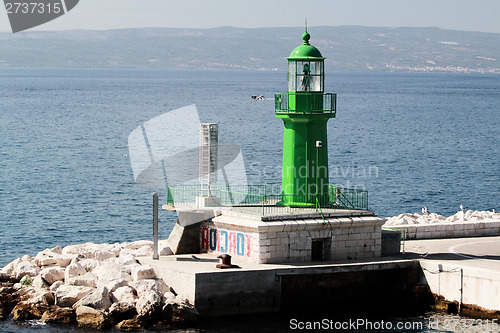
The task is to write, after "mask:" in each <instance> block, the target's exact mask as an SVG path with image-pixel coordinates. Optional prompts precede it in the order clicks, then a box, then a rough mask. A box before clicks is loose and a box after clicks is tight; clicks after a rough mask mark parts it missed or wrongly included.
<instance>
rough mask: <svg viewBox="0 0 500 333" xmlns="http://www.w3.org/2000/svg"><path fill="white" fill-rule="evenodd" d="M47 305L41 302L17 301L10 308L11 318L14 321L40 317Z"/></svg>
mask: <svg viewBox="0 0 500 333" xmlns="http://www.w3.org/2000/svg"><path fill="white" fill-rule="evenodd" d="M48 308H49V306H48V305H47V304H43V303H31V302H19V303H17V304H16V306H15V307H14V309H12V319H13V320H15V321H21V320H31V319H40V318H41V317H42V315H43V313H44V312H45V311H47V309H48Z"/></svg>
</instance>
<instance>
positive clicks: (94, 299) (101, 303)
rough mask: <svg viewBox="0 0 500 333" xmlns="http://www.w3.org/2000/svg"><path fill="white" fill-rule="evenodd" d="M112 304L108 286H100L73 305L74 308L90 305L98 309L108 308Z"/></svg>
mask: <svg viewBox="0 0 500 333" xmlns="http://www.w3.org/2000/svg"><path fill="white" fill-rule="evenodd" d="M111 304H112V303H111V299H110V297H109V291H108V288H106V287H100V288H97V289H95V290H94V291H92V292H91V293H90V294H88V295H86V296H84V297H82V298H81V299H80V300H79V301H78V302H76V303H75V304H74V305H73V308H74V309H76V308H78V307H80V306H89V307H91V308H94V309H97V310H107V309H108V308H109V307H110V306H111Z"/></svg>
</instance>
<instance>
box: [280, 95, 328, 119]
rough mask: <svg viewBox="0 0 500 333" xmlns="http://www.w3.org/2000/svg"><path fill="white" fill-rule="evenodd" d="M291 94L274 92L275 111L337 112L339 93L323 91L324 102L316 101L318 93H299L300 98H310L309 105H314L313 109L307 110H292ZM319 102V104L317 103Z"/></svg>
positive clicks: (304, 112)
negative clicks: (290, 103)
mask: <svg viewBox="0 0 500 333" xmlns="http://www.w3.org/2000/svg"><path fill="white" fill-rule="evenodd" d="M289 96H290V95H289V94H288V93H281V94H274V111H275V113H278V114H281V113H300V114H306V113H307V114H311V113H335V112H336V110H337V94H333V93H323V100H322V101H321V99H320V100H319V102H322V103H315V102H316V101H317V96H316V95H297V96H300V98H305V99H309V100H308V102H307V103H306V104H307V105H312V109H310V110H307V111H297V110H291V109H290V105H289V103H288V102H289ZM315 104H317V105H315Z"/></svg>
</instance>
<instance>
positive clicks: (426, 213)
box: [422, 207, 429, 215]
mask: <svg viewBox="0 0 500 333" xmlns="http://www.w3.org/2000/svg"><path fill="white" fill-rule="evenodd" d="M422 214H424V215H429V210H428V209H427V207H424V208H422Z"/></svg>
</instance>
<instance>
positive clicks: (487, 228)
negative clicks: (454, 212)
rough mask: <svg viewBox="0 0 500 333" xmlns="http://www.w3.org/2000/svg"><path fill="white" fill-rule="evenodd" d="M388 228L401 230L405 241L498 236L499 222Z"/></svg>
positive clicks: (499, 233)
mask: <svg viewBox="0 0 500 333" xmlns="http://www.w3.org/2000/svg"><path fill="white" fill-rule="evenodd" d="M390 228H393V229H399V230H403V231H404V232H405V238H406V239H431V238H458V237H480V236H500V221H479V222H453V223H446V224H445V223H442V224H416V225H398V226H390Z"/></svg>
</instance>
